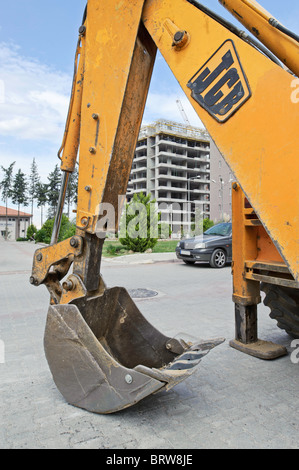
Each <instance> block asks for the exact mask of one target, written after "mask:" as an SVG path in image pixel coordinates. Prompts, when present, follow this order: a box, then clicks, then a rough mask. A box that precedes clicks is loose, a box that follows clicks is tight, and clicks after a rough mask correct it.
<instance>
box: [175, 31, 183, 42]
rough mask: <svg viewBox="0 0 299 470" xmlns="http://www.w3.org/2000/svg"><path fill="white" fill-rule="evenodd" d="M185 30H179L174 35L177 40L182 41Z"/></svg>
mask: <svg viewBox="0 0 299 470" xmlns="http://www.w3.org/2000/svg"><path fill="white" fill-rule="evenodd" d="M184 34H185V33H184V31H177V32H176V33H175V35H174V40H175V42H180V41H182V39H183V37H184Z"/></svg>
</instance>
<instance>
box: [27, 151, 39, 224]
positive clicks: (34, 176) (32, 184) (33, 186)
mask: <svg viewBox="0 0 299 470" xmlns="http://www.w3.org/2000/svg"><path fill="white" fill-rule="evenodd" d="M39 180H40V178H39V174H38V169H37V164H36V161H35V158H33V161H32V165H31V173H30V175H29V194H30V201H31V214H32V215H33V203H34V200H35V199H37V197H36V192H37V185H38V183H39Z"/></svg>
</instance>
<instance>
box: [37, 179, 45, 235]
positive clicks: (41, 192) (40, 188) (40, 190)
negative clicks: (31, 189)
mask: <svg viewBox="0 0 299 470" xmlns="http://www.w3.org/2000/svg"><path fill="white" fill-rule="evenodd" d="M47 191H48V185H47V184H45V183H41V182H40V181H39V182H38V183H37V185H36V201H37V207H40V216H41V227H42V225H43V209H44V207H45V205H46V204H47Z"/></svg>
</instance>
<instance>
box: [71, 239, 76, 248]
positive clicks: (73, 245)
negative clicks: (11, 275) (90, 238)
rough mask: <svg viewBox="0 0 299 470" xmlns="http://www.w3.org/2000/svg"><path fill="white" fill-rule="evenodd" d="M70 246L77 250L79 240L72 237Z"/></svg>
mask: <svg viewBox="0 0 299 470" xmlns="http://www.w3.org/2000/svg"><path fill="white" fill-rule="evenodd" d="M70 245H71V246H72V247H73V248H76V246H78V240H77V239H76V238H75V237H72V238H71V239H70Z"/></svg>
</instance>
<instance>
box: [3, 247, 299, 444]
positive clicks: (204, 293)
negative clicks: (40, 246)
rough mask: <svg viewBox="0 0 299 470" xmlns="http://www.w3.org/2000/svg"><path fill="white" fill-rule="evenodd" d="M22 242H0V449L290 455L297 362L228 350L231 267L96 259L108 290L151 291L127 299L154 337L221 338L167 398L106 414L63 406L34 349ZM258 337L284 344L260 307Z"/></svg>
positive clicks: (40, 315) (298, 427)
mask: <svg viewBox="0 0 299 470" xmlns="http://www.w3.org/2000/svg"><path fill="white" fill-rule="evenodd" d="M35 249H36V247H35V246H34V245H32V244H29V243H13V242H1V243H0V295H1V304H0V340H1V341H2V342H4V344H5V363H4V364H0V417H1V418H0V419H1V427H0V448H5V449H7V448H36V449H44V448H45V449H46V448H50V449H53V448H64V449H80V448H87V449H92V448H99V449H206V448H225V449H229V448H234V449H236V448H249V449H259V448H277V449H278V448H296V449H297V448H298V431H299V422H298V419H297V415H298V389H299V364H294V363H292V361H291V360H290V355H289V356H285V357H283V358H280V359H277V360H276V361H271V362H267V361H262V360H259V359H255V358H252V357H250V356H247V355H244V354H241V353H239V352H237V351H235V350H234V349H232V348H230V347H229V344H228V341H229V340H230V339H231V338H232V337H233V335H234V318H233V317H234V315H233V304H232V301H231V275H230V268H229V267H227V268H225V269H222V270H219V271H218V270H213V269H211V268H210V267H209V266H194V267H192V266H186V265H184V264H183V263H180V262H177V263H173V262H171V261H172V260H169V262H164V263H150V262H149V261H148V260H147V262H146V263H145V264H124V263H121V264H118V263H116V262H115V261H104V262H103V267H102V272H103V276H104V279H105V281H106V283H107V285H108V287H112V286H114V285H121V286H124V287H126V288H128V289H136V288H141V289H152V290H154V291H156V292H158V295H157V296H156V297H153V298H151V299H143V300H138V301H136V302H137V303H138V306H139V308H140V310H141V311H142V313H143V314H144V316H145V317H146V318H147V319H148V320H149V321H150V322H151V323H152V324H154V325H155V326H156V327H157V328H158V329H159V330H160V331H161V332H163V333H165V334H167V335H170V336H172V335H176V334H177V333H181V332H185V333H188V334H189V335H192V336H193V337H196V338H203V339H207V338H215V337H219V336H224V337H225V338H226V339H227V340H226V342H225V343H223V344H222V345H220V346H218V347H217V348H216V349H215V350H213V351H211V352H210V354H209V355H208V356H206V357H205V358H204V359H203V360H202V362H201V364H200V365H199V367H198V370H197V371H196V372H195V374H193V375H192V376H191V377H189V378H188V379H187V380H186V381H184V382H182V383H181V384H179V385H177V386H176V387H175V388H174V389H172V390H171V391H169V392H160V393H158V394H156V395H152V396H150V397H148V398H146V399H145V400H143V401H142V402H140V403H138V404H137V405H135V406H134V407H131V408H128V409H126V410H124V411H121V412H119V413H116V414H113V415H96V414H92V413H89V412H86V411H84V410H81V409H78V408H75V407H73V406H70V405H68V404H67V403H66V402H65V401H64V399H63V397H62V396H61V395H60V393H59V392H58V390H57V389H56V387H55V385H54V383H53V381H52V377H51V374H50V371H49V369H48V365H47V362H46V360H45V357H44V351H43V331H44V325H45V319H46V313H47V305H48V300H49V299H48V293H47V291H46V288H45V287H43V286H41V287H39V288H36V287H33V286H31V285H30V284H29V282H28V278H29V275H30V271H31V260H32V254H33V252H34V250H35ZM259 336H260V337H261V338H262V339H266V340H271V341H275V342H278V343H280V344H283V345H285V346H286V347H287V348H288V350H289V352H290V353H291V352H292V349H291V347H290V343H291V339H290V338H289V336H288V335H287V334H285V333H284V332H282V331H281V330H279V329H278V328H277V326H276V323H275V322H274V321H273V320H271V319H270V318H269V317H268V309H267V308H266V307H264V306H262V305H261V306H259Z"/></svg>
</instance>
